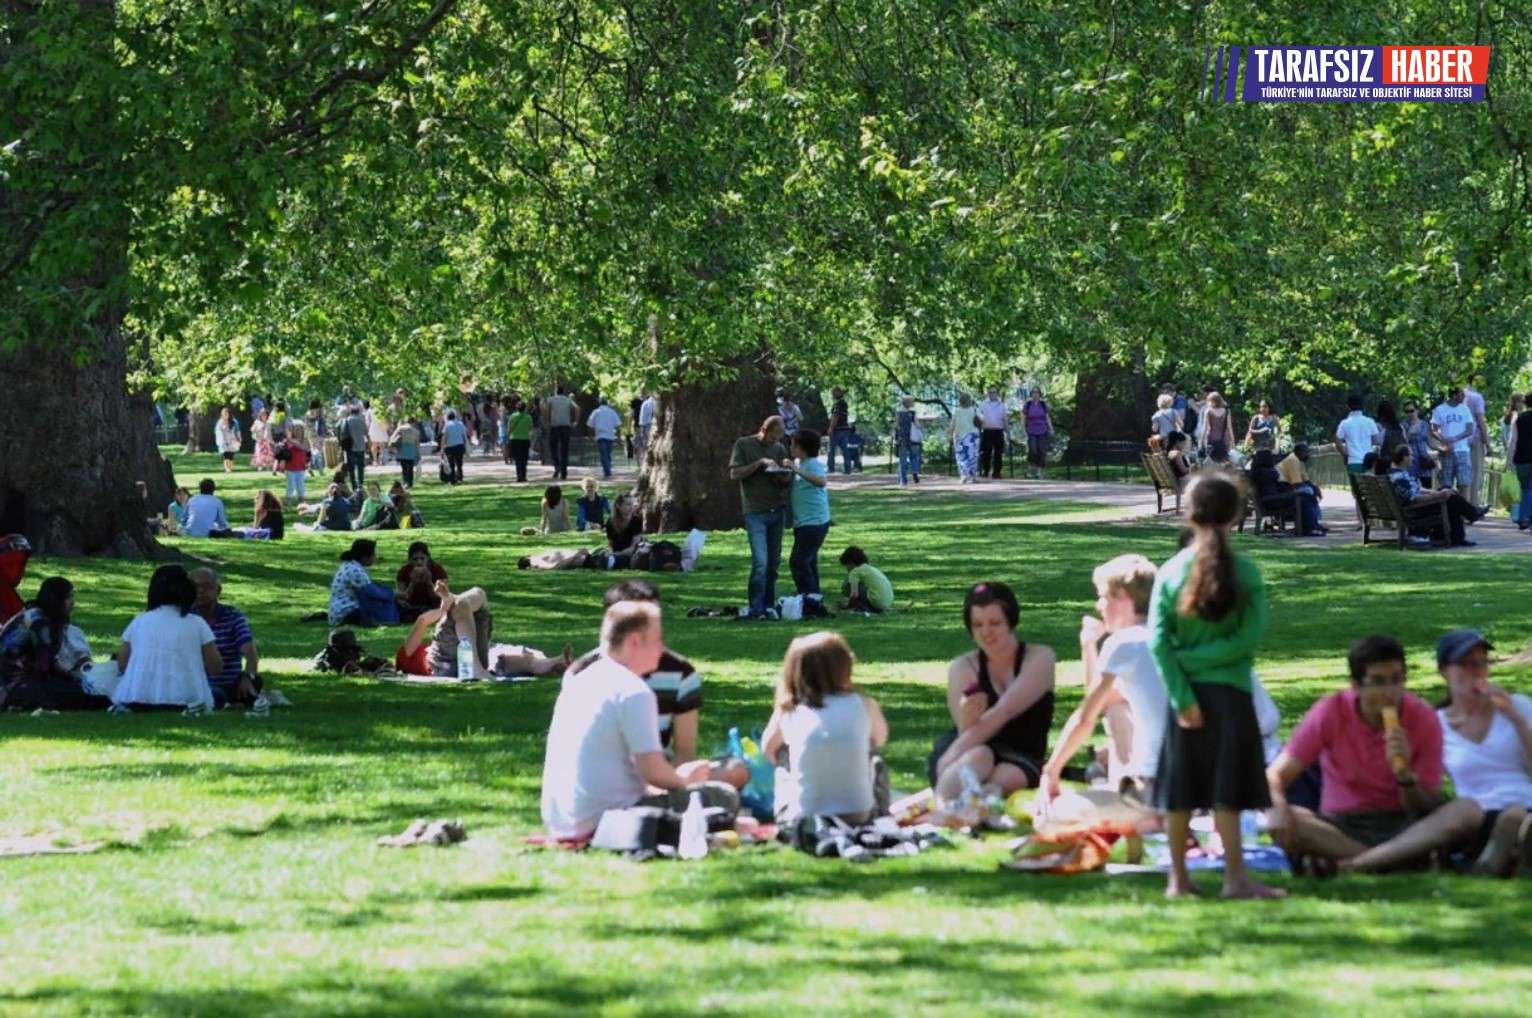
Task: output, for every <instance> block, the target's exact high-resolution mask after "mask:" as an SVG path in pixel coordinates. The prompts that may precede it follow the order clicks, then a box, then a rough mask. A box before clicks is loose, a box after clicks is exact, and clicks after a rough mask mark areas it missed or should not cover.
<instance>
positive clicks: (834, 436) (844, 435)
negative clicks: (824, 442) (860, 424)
mask: <svg viewBox="0 0 1532 1018" xmlns="http://www.w3.org/2000/svg"><path fill="white" fill-rule="evenodd" d="M850 437H851V429H850V428H841V429H839V430H837V431H832V432H830V451H829V452H828V453H826V454H825V472H826V473H831V474H833V473H835V450H836V449H839V450H840V459H841V473H843V474H849V473H851V450H850V449H848V448H846V440H847V439H849V438H850Z"/></svg>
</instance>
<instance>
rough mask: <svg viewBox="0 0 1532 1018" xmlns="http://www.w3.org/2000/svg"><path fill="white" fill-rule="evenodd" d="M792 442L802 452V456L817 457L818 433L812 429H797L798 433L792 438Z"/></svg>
mask: <svg viewBox="0 0 1532 1018" xmlns="http://www.w3.org/2000/svg"><path fill="white" fill-rule="evenodd" d="M793 441H794V442H795V443H797V445H798V448H800V449H802V450H803V452H804V455H806V456H818V455H819V432H817V431H815V430H814V429H813V428H799V429H798V433H797V434H796V435H794V436H793Z"/></svg>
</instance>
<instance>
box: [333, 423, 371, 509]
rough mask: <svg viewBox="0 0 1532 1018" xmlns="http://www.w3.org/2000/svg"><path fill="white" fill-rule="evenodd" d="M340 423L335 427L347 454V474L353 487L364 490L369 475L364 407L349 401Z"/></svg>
mask: <svg viewBox="0 0 1532 1018" xmlns="http://www.w3.org/2000/svg"><path fill="white" fill-rule="evenodd" d="M343 413H344V414H345V416H344V417H342V418H341V421H340V425H339V426H338V427H337V428H336V429H335V430H336V432H337V434H336V437H337V438H338V439H340V443H341V449H342V450H343V451H344V452H345V456H346V474H347V475H348V476H349V477H350V478H351V487H352V488H353V489H354V490H356V491H364V490H366V489H365V486H364V483H363V482H364V481H365V480H366V475H367V418H365V417H363V416H362V408H361V406H360V404H357V403H347V404H346V408H345V410H344V411H343Z"/></svg>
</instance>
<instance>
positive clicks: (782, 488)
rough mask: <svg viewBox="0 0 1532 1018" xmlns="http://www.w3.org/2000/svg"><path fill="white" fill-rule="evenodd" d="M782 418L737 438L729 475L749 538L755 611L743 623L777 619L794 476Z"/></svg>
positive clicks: (771, 419)
mask: <svg viewBox="0 0 1532 1018" xmlns="http://www.w3.org/2000/svg"><path fill="white" fill-rule="evenodd" d="M782 435H783V429H782V418H780V417H778V416H776V415H772V416H771V417H768V418H766V420H764V421H762V422H761V430H760V431H758V432H756V433H755V434H753V435H745V436H744V437H742V438H739V439H736V440H735V442H734V451H733V453H732V454H731V455H730V456H729V477H730V478H732V479H733V480H736V481H738V482H739V500H740V507H741V508H742V509H743V511H744V514H745V534H746V535H747V536H748V537H749V538H750V607H749V608H748V610H747V612H746V614H745V615H742V616H740V617H741V618H743V619H775V618H776V617H777V609H776V603H777V570H778V568H779V567H780V566H781V564H782V531H783V528H784V527H786V525H787V512H786V506H787V489H788V485H789V484H791V483H792V479H793V472H792V471H791V470H790V469H788V468H787V467H785V466H783V465H782V462H783V460H785V459H787V449H786V448H785V447H784V446H783V445H782Z"/></svg>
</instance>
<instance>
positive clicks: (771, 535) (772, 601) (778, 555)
mask: <svg viewBox="0 0 1532 1018" xmlns="http://www.w3.org/2000/svg"><path fill="white" fill-rule="evenodd" d="M786 523H787V520H786V513H785V512H783V510H781V509H773V510H771V511H770V512H764V513H748V512H747V513H745V534H746V536H748V537H749V538H750V614H752V615H760V614H761V613H763V612H764V611H765V610H766V609H767V608H774V607H776V603H777V570H778V569H779V568H780V567H781V565H782V530H783V528H784V527H785V526H786Z"/></svg>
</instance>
